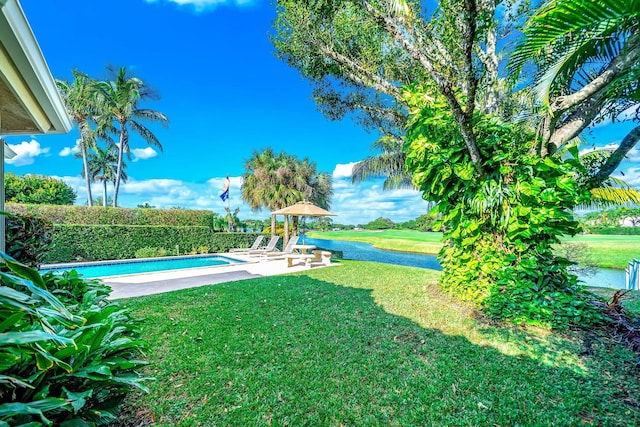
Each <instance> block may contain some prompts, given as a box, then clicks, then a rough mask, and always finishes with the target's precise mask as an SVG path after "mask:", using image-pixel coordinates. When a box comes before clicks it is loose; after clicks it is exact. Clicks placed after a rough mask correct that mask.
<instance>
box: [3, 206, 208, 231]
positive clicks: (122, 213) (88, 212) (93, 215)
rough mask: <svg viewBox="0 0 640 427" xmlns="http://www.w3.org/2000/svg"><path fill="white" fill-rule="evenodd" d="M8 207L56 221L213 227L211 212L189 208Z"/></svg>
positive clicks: (7, 207)
mask: <svg viewBox="0 0 640 427" xmlns="http://www.w3.org/2000/svg"><path fill="white" fill-rule="evenodd" d="M5 209H6V210H7V211H8V212H10V213H12V214H15V215H25V214H27V213H30V214H33V215H37V216H40V217H42V218H45V219H46V220H48V221H49V222H51V223H53V224H75V225H77V224H83V225H116V224H117V225H164V226H174V227H193V226H202V227H213V220H214V218H215V217H216V215H215V214H214V213H212V212H211V211H205V210H190V209H141V208H136V209H130V208H114V207H103V206H57V205H34V204H20V203H7V205H6V207H5Z"/></svg>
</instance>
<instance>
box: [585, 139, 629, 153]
mask: <svg viewBox="0 0 640 427" xmlns="http://www.w3.org/2000/svg"><path fill="white" fill-rule="evenodd" d="M619 146H620V143H619V141H616V142H610V143H609V144H607V145H604V146H602V147H595V146H594V147H589V148H583V149H582V150H580V153H579V154H580V156H584V155H585V154H587V153H591V152H593V151H596V150H598V151H615V150H617V149H618V147H619Z"/></svg>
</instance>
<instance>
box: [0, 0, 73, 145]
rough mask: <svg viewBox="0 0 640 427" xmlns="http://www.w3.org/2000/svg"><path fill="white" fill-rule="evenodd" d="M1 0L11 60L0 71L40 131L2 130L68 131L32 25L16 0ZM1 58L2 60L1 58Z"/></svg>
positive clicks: (0, 29)
mask: <svg viewBox="0 0 640 427" xmlns="http://www.w3.org/2000/svg"><path fill="white" fill-rule="evenodd" d="M2 3H3V0H0V35H1V36H2V45H4V51H3V52H0V54H3V55H8V56H9V58H8V59H9V60H10V62H7V63H5V64H6V66H7V69H6V72H5V70H2V73H1V74H2V75H0V77H3V78H4V80H5V82H6V83H7V85H8V86H9V87H10V88H11V90H13V92H14V93H16V94H17V95H18V97H19V98H20V99H21V101H22V103H23V105H24V107H25V110H27V112H28V113H29V115H30V116H31V117H32V119H33V121H34V123H35V125H36V126H37V128H38V129H37V130H38V131H39V132H33V131H32V132H28V131H22V132H21V131H14V132H11V131H10V130H9V132H7V131H6V130H1V131H0V133H2V134H4V135H7V134H11V133H13V134H20V133H23V134H25V133H26V134H29V133H67V132H69V131H70V130H71V128H72V123H71V119H70V118H69V115H68V114H67V111H66V109H65V107H64V103H63V101H62V98H61V97H60V94H59V93H58V89H57V87H56V83H55V80H54V79H53V76H52V75H51V71H50V70H49V67H48V66H47V63H46V61H45V59H44V56H43V55H42V51H41V50H40V46H39V45H38V42H37V41H36V39H35V36H34V34H33V31H32V30H31V26H30V25H29V23H28V22H27V19H26V17H25V15H24V11H23V10H22V7H21V6H20V3H18V1H17V0H6V1H5V2H4V3H5V4H4V5H2ZM3 62H4V61H3Z"/></svg>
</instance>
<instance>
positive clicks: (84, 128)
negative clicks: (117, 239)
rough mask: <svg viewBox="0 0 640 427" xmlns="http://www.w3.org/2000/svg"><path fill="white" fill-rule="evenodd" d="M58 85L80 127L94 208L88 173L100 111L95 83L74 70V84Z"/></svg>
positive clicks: (83, 159)
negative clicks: (90, 152)
mask: <svg viewBox="0 0 640 427" xmlns="http://www.w3.org/2000/svg"><path fill="white" fill-rule="evenodd" d="M56 84H57V86H58V91H59V92H60V95H61V96H62V99H63V101H64V104H65V107H66V109H67V112H68V113H69V116H70V117H71V119H72V120H73V121H74V122H75V123H76V125H78V130H79V132H80V139H79V140H78V146H79V147H80V156H81V157H82V166H83V175H84V177H85V185H86V187H87V204H88V205H89V206H92V204H93V200H92V197H91V184H90V181H89V178H90V176H89V174H88V173H87V170H88V164H87V152H88V150H90V149H92V148H93V147H95V145H96V134H95V132H94V130H93V129H92V128H91V122H90V121H91V120H92V117H94V116H95V115H96V112H97V110H98V103H97V102H96V96H95V91H94V85H95V81H94V80H93V79H91V78H89V77H88V76H87V75H85V74H83V73H81V72H80V71H78V70H74V71H73V82H67V81H65V80H56Z"/></svg>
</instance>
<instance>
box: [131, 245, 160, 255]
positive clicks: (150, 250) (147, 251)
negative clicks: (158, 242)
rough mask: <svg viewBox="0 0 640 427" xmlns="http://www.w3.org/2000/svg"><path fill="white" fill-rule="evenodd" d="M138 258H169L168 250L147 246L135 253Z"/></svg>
mask: <svg viewBox="0 0 640 427" xmlns="http://www.w3.org/2000/svg"><path fill="white" fill-rule="evenodd" d="M135 255H136V258H156V257H162V256H167V250H166V249H164V248H156V247H149V246H146V247H144V248H140V249H138V250H137V251H136V252H135Z"/></svg>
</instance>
